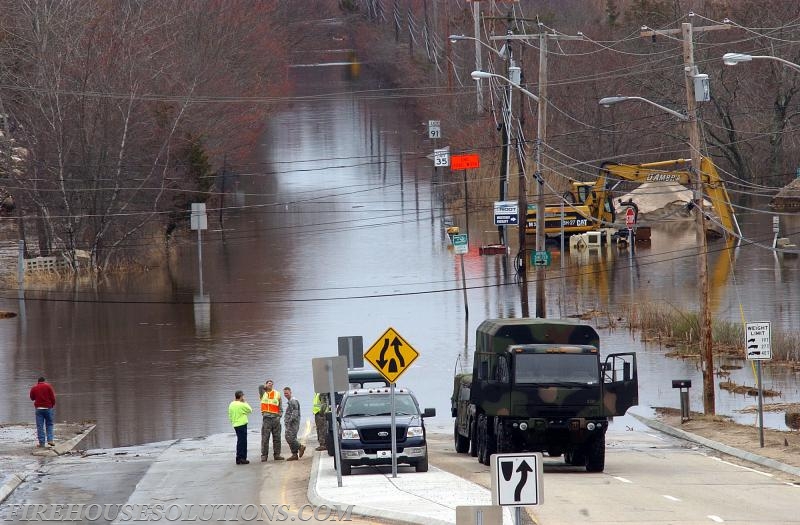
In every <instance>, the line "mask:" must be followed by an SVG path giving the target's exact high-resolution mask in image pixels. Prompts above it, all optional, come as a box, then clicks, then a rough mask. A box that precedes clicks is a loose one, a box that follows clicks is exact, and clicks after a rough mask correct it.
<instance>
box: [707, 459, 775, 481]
mask: <svg viewBox="0 0 800 525" xmlns="http://www.w3.org/2000/svg"><path fill="white" fill-rule="evenodd" d="M709 457H710V458H712V459H715V460H717V461H719V462H720V463H725V464H726V465H730V466H732V467H738V468H740V469H742V470H749V471H750V472H754V473H756V474H761V475H762V476H766V477H768V478H773V477H775V476H773V475H772V474H770V473H769V472H762V471H760V470H756V469H754V468H750V467H744V466H742V465H737V464H736V463H731V462H730V461H725V460H724V459H721V458H715V457H713V456H709Z"/></svg>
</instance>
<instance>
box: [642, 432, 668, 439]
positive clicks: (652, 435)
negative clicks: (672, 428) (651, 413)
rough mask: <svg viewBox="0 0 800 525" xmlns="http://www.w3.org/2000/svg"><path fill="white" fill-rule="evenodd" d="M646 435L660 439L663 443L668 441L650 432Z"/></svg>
mask: <svg viewBox="0 0 800 525" xmlns="http://www.w3.org/2000/svg"><path fill="white" fill-rule="evenodd" d="M645 434H646V435H648V436H650V437H651V438H655V439H660V440H661V441H666V439H665V438H664V437H662V436H657V435H655V434H650V433H648V432H645Z"/></svg>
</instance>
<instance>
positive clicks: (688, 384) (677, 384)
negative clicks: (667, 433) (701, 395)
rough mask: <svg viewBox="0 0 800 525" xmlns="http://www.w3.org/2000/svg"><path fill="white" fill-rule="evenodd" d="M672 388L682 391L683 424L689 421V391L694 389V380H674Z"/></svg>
mask: <svg viewBox="0 0 800 525" xmlns="http://www.w3.org/2000/svg"><path fill="white" fill-rule="evenodd" d="M672 388H680V389H681V423H683V422H685V421H689V419H690V418H689V389H690V388H692V380H691V379H673V380H672Z"/></svg>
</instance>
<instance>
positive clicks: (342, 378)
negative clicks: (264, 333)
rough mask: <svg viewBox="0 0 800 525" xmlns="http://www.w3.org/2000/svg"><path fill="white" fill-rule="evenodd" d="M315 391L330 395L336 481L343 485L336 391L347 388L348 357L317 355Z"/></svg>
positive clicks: (313, 360)
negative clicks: (326, 392)
mask: <svg viewBox="0 0 800 525" xmlns="http://www.w3.org/2000/svg"><path fill="white" fill-rule="evenodd" d="M311 370H312V373H313V377H314V391H315V392H325V391H326V390H327V391H328V392H329V395H330V402H331V425H333V454H334V456H333V458H334V464H335V465H336V483H337V485H338V486H339V487H341V486H342V456H341V454H340V451H339V421H338V420H337V419H336V392H337V391H342V390H347V387H348V386H350V383H349V381H348V379H347V357H345V356H341V355H340V356H337V357H315V358H314V359H312V360H311Z"/></svg>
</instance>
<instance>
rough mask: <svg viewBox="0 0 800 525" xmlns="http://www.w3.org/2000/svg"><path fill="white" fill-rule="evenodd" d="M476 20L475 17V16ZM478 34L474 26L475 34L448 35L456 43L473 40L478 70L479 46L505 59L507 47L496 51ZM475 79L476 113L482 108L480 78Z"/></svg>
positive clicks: (479, 60) (481, 65) (479, 67)
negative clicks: (478, 36)
mask: <svg viewBox="0 0 800 525" xmlns="http://www.w3.org/2000/svg"><path fill="white" fill-rule="evenodd" d="M475 5H476V6H477V5H478V2H475ZM476 20H477V18H476ZM478 34H479V33H478V29H477V27H476V29H475V35H476V36H466V35H450V42H453V43H456V42H458V41H459V40H473V41H474V42H475V69H477V70H480V69H481V68H482V67H483V64H482V61H481V46H484V47H485V48H487V49H489V50H490V51H491V52H492V53H494V54H495V55H497V56H499V57H500V58H501V59H502V60H506V59H507V58H508V57H507V56H506V52H507V49H505V48H503V50H501V51H498V50H497V49H495V48H493V47H492V46H490V45H489V44H487V43H486V42H484V41H482V40H481V39H480V38H477V35H478ZM476 80H478V83H477V84H476V86H475V87H476V89H477V92H476V95H477V99H476V103H477V108H476V111H477V112H478V113H480V112H481V110H482V109H483V86H481V81H480V79H476Z"/></svg>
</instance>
